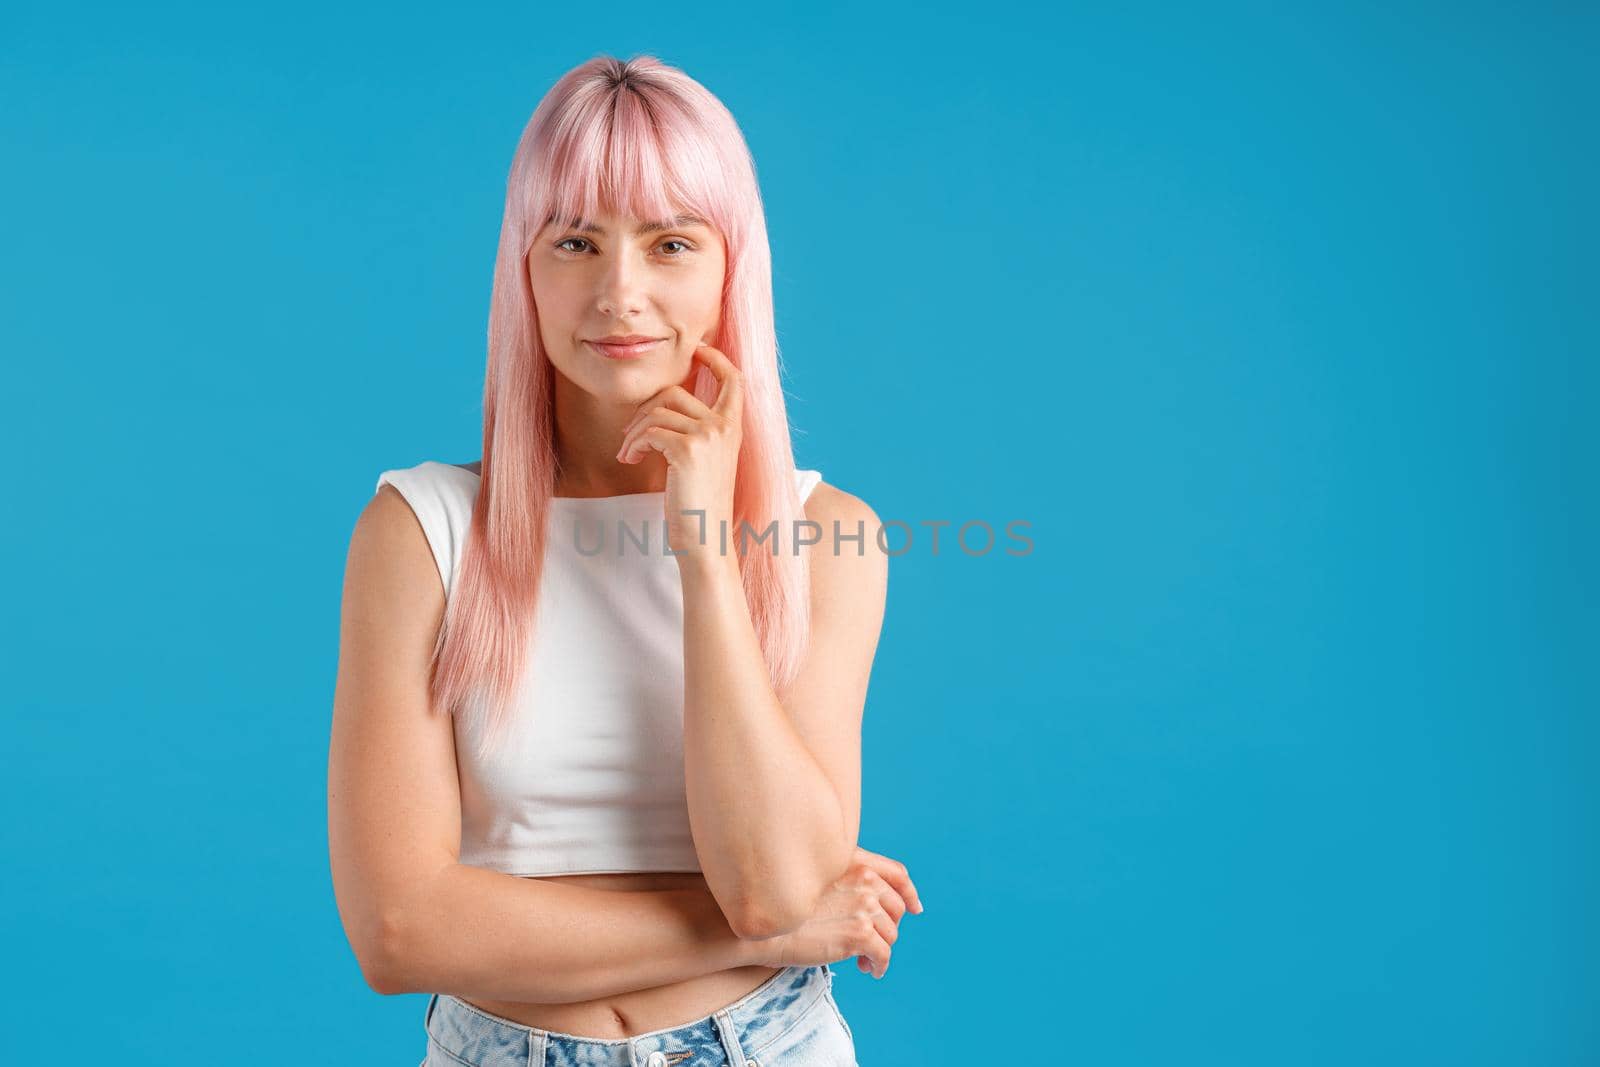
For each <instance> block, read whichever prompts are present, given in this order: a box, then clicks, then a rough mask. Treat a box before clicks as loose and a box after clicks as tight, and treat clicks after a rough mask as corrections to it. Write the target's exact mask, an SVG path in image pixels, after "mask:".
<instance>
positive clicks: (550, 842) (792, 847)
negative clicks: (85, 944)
mask: <svg viewBox="0 0 1600 1067" xmlns="http://www.w3.org/2000/svg"><path fill="white" fill-rule="evenodd" d="M878 530H879V526H878V520H877V516H876V515H875V514H874V513H873V511H872V509H871V508H869V507H868V506H867V505H866V504H865V503H863V502H862V501H861V500H859V499H857V498H856V497H854V496H852V495H850V494H849V493H847V492H844V491H843V490H841V489H838V488H836V487H834V486H831V485H829V484H827V483H826V482H823V481H822V480H821V476H820V474H819V472H817V471H813V470H798V471H797V470H796V469H795V466H794V458H793V453H792V451H791V448H790V443H789V426H788V421H787V414H786V411H785V406H784V402H783V392H782V388H781V384H780V378H779V365H778V353H777V344H776V338H775V333H774V325H773V308H772V297H771V265H770V257H769V250H768V244H767V236H766V227H765V221H764V218H763V214H762V209H761V201H760V195H759V192H758V188H757V184H756V178H755V170H754V166H753V164H752V162H751V159H750V156H749V151H748V149H747V147H746V146H745V143H744V140H743V137H742V136H741V135H740V133H739V130H738V127H737V125H736V124H735V122H734V120H733V118H732V116H731V115H729V114H728V112H727V110H726V109H725V108H724V107H723V106H722V105H721V104H720V103H719V102H718V101H717V100H716V98H715V97H713V96H712V95H711V94H710V93H709V92H707V91H706V90H705V89H704V88H703V87H702V86H700V85H699V84H698V83H697V82H695V81H693V80H692V79H690V78H689V77H687V76H686V75H685V74H683V73H682V72H681V71H678V70H676V69H674V68H671V67H668V66H665V65H663V64H661V63H659V62H657V61H656V60H654V59H653V58H650V57H638V58H635V59H633V60H630V61H628V62H626V63H624V62H621V61H618V60H616V59H613V58H610V57H599V58H596V59H594V60H591V61H589V62H586V63H584V64H582V65H581V66H579V67H577V68H576V69H574V70H572V71H571V72H569V73H568V74H566V75H565V76H564V77H562V78H561V80H560V81H559V82H557V84H556V85H555V86H554V87H553V88H552V89H551V91H550V93H549V94H548V95H547V96H546V97H545V99H544V100H543V101H542V102H541V103H540V105H539V107H538V108H537V109H536V110H535V112H534V114H533V117H532V119H531V120H530V122H529V124H528V127H527V129H526V130H525V131H524V133H523V136H522V139H521V142H520V144H519V145H518V149H517V153H516V157H515V159H514V160H513V163H512V167H511V174H510V180H509V182H508V187H507V193H506V203H505V215H504V219H503V222H502V227H501V236H500V249H499V255H498V259H497V263H496V267H495V276H494V293H493V299H492V306H491V312H490V322H489V357H488V370H487V378H486V382H485V388H484V432H483V456H482V459H481V460H480V461H477V462H473V463H466V464H454V463H443V462H436V461H428V462H424V463H421V464H419V465H417V466H414V467H409V468H398V469H395V470H390V471H385V472H384V473H383V474H382V475H381V476H380V478H379V479H378V490H377V492H376V494H375V496H374V497H373V499H372V500H371V501H370V503H368V505H367V506H366V509H365V510H364V511H363V513H362V515H361V517H360V519H359V521H358V522H357V524H356V528H355V531H354V534H353V535H352V539H351V546H350V554H349V560H348V564H347V570H346V576H345V587H344V602H343V613H342V630H341V634H342V636H341V644H340V654H339V673H338V683H337V692H336V696H335V709H334V723H333V735H332V744H331V749H330V768H329V791H328V802H329V843H330V848H331V854H332V868H333V878H334V888H335V892H336V895H337V900H338V906H339V912H340V916H341V919H342V921H343V923H344V927H345V930H346V932H347V934H348V936H349V939H350V942H351V945H352V947H353V948H354V950H355V953H356V956H357V957H358V959H359V961H360V963H361V967H362V970H363V972H364V974H365V976H366V979H367V981H368V983H369V984H370V985H371V986H372V988H374V989H375V990H377V991H378V992H381V993H408V992H429V993H431V994H432V996H430V997H429V998H428V1002H427V1012H426V1017H425V1028H426V1031H427V1035H428V1041H427V1046H428V1051H427V1058H426V1060H425V1063H429V1064H462V1063H465V1064H469V1065H482V1067H490V1065H499V1064H512V1063H516V1064H519V1065H525V1064H530V1063H531V1064H552V1065H554V1064H569V1063H570V1064H616V1065H618V1067H624V1065H625V1067H638V1065H649V1067H665V1065H668V1064H671V1065H673V1067H702V1065H703V1067H714V1065H720V1064H731V1065H733V1067H748V1065H753V1067H784V1065H789V1064H794V1065H797V1067H800V1065H807V1064H841V1065H848V1064H853V1063H855V1054H854V1045H853V1042H852V1039H851V1035H850V1028H849V1026H848V1024H847V1023H846V1022H845V1020H844V1018H843V1016H842V1014H841V1013H840V1011H839V1006H838V1003H837V1001H836V1000H835V999H834V997H833V995H832V992H831V986H832V980H833V973H834V972H833V970H832V968H831V967H830V966H829V964H830V963H831V962H834V961H838V960H841V959H846V958H849V957H851V956H855V957H856V959H857V966H858V967H860V968H861V969H863V970H865V971H869V972H870V973H872V974H873V975H874V976H875V977H878V978H881V977H882V976H883V974H884V972H885V971H886V970H887V968H888V965H889V959H890V952H891V946H892V945H893V944H894V942H895V940H896V938H897V936H898V929H899V922H900V919H901V918H902V916H903V915H904V914H905V912H906V911H908V910H910V911H913V912H916V911H920V910H921V904H920V902H919V901H918V899H917V894H916V890H915V888H914V886H913V884H912V882H911V880H910V878H909V877H908V875H907V873H906V870H905V867H904V866H903V865H902V864H900V863H898V862H896V861H894V860H892V859H889V858H888V857H885V856H881V855H878V854H876V853H872V852H868V851H866V850H864V849H861V848H860V847H858V846H857V845H856V836H857V830H858V827H859V825H860V796H861V790H860V749H861V719H862V711H863V706H864V703H865V699H866V692H867V684H868V678H869V675H870V673H871V668H872V659H873V656H874V653H875V651H876V647H877V640H878V635H879V631H880V627H881V624H882V620H883V614H884V600H885V592H886V587H887V559H886V556H885V554H884V552H883V551H882V550H881V548H880V546H879V544H878V541H877V535H878Z"/></svg>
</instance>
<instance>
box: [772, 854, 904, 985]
mask: <svg viewBox="0 0 1600 1067" xmlns="http://www.w3.org/2000/svg"><path fill="white" fill-rule="evenodd" d="M907 910H910V911H911V912H913V913H914V914H916V913H920V912H921V911H922V900H921V898H920V897H919V896H918V895H917V888H916V886H914V885H912V884H911V876H910V875H909V874H907V873H906V868H905V864H903V863H900V862H898V861H897V860H892V859H890V858H889V857H888V856H880V855H878V854H877V853H876V852H868V851H867V850H866V849H864V848H860V847H859V846H858V847H857V848H856V851H855V855H854V856H853V857H852V859H851V863H850V867H849V869H848V870H846V871H845V873H844V874H843V875H841V876H840V877H839V878H838V879H837V880H835V881H834V883H833V884H832V885H831V886H829V887H828V889H827V891H826V892H824V893H823V894H822V897H821V899H819V900H818V901H817V907H816V911H815V913H814V914H813V915H812V916H811V918H809V919H807V920H806V921H805V922H804V923H802V924H801V925H800V926H798V927H797V928H795V929H793V930H790V931H789V932H788V933H786V934H779V935H778V936H777V937H770V938H766V939H764V940H761V941H755V942H752V944H756V945H760V946H762V947H763V948H764V949H765V950H766V951H765V954H764V955H763V956H762V957H761V958H760V960H759V962H761V963H763V964H766V965H767V966H770V967H790V966H800V967H811V966H815V965H816V964H819V963H833V962H835V961H837V960H842V959H844V958H845V957H846V956H855V957H856V967H857V969H858V970H862V971H870V973H871V974H872V976H873V977H874V978H882V977H883V976H884V974H885V973H887V972H888V970H889V956H890V953H891V951H892V946H893V945H894V943H895V941H897V940H899V937H900V919H901V917H902V916H904V915H905V913H906V911H907Z"/></svg>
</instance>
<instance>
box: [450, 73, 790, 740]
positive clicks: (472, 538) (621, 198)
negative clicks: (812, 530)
mask: <svg viewBox="0 0 1600 1067" xmlns="http://www.w3.org/2000/svg"><path fill="white" fill-rule="evenodd" d="M684 210H688V211H690V212H692V213H694V214H696V215H699V216H700V217H701V218H703V219H705V220H706V221H708V222H709V223H711V224H712V225H713V226H714V227H715V228H716V229H717V230H718V231H719V233H720V234H721V236H722V237H723V239H724V240H725V241H726V244H727V268H726V270H727V273H726V276H725V278H724V281H723V289H722V314H721V332H720V333H719V334H718V335H717V337H716V339H714V340H713V341H712V342H711V343H712V344H713V345H714V346H715V347H716V348H718V349H720V350H721V351H723V352H724V353H726V354H727V356H728V358H729V359H730V360H732V362H733V364H734V365H735V366H736V367H738V368H739V371H740V374H741V377H742V379H743V385H744V425H743V427H742V445H741V448H740V453H739V459H738V467H737V471H736V478H735V486H734V501H733V515H732V521H733V527H732V529H733V531H738V530H741V529H744V527H743V525H742V524H743V523H746V522H748V523H749V529H751V530H754V531H765V530H767V529H768V528H769V526H770V525H771V524H773V523H776V528H777V529H778V530H779V531H793V530H794V529H795V528H796V524H797V523H798V522H799V521H800V520H802V519H804V511H803V508H802V505H801V501H800V498H799V494H798V492H797V489H796V485H795V464H794V454H793V451H792V447H791V445H790V440H789V421H788V414H787V410H786V408H785V405H784V398H783V389H782V385H781V369H780V365H779V354H778V342H777V331H776V328H775V325H774V318H773V308H772V255H771V250H770V248H769V246H768V243H767V228H766V219H765V216H764V212H763V208H762V203H761V194H760V190H759V188H758V186H757V182H756V171H755V164H754V161H753V160H752V158H751V156H750V150H749V148H748V146H747V145H746V144H745V140H744V137H743V135H742V134H741V133H740V131H739V127H738V124H737V123H735V121H734V119H733V116H732V115H731V114H730V113H729V112H728V109H727V108H726V107H724V106H723V105H722V103H721V102H720V101H719V100H717V98H716V97H714V96H713V95H712V94H711V93H710V92H709V91H707V90H706V89H705V88H704V87H703V86H701V85H700V84H699V83H698V82H696V81H694V80H693V79H692V78H690V77H689V76H688V75H686V74H684V73H683V72H682V71H680V70H678V69H676V68H674V67H670V66H667V65H665V64H663V63H661V62H660V61H659V60H657V59H655V58H654V57H652V56H637V57H635V58H633V59H630V60H628V61H627V62H623V61H621V60H618V59H615V58H612V57H610V56H598V57H596V58H594V59H591V60H588V61H587V62H585V63H583V64H581V65H579V66H577V67H575V68H573V69H572V70H571V71H569V72H567V73H566V74H565V75H563V76H562V77H561V79H560V80H559V81H558V82H556V84H555V85H554V86H553V87H551V89H550V91H549V92H548V93H547V94H546V95H545V97H544V99H543V100H541V101H540V103H539V105H538V107H537V108H536V109H535V110H534V113H533V117H532V118H531V119H530V120H529V122H528V124H527V126H526V128H525V129H524V130H523V133H522V137H521V140H520V141H519V142H518V144H517V150H516V155H515V157H514V158H513V159H512V161H511V173H510V177H509V179H508V181H507V183H506V202H505V213H504V216H503V218H502V220H501V223H500V244H499V249H498V252H497V254H496V259H495V267H494V289H493V294H492V296H491V300H490V308H489V345H488V368H487V373H486V375H485V380H484V390H483V411H484V418H483V460H482V468H481V472H480V481H479V489H478V497H477V501H476V503H475V505H474V507H473V511H472V526H471V529H470V531H469V533H468V536H467V538H466V540H465V543H464V545H463V548H462V557H461V563H460V571H459V574H458V575H457V577H456V581H455V583H454V585H453V588H452V592H451V596H450V598H449V601H448V603H447V605H446V609H445V614H444V621H443V624H442V625H441V627H440V631H439V637H438V642H437V644H436V646H435V648H434V653H433V662H432V668H431V678H430V694H429V695H430V699H431V700H432V703H433V707H434V708H435V709H443V710H445V711H446V712H448V713H450V714H461V713H462V711H463V709H465V711H466V714H467V718H468V722H469V723H470V724H471V725H472V727H473V731H472V732H473V733H474V734H476V736H477V738H478V745H477V750H478V753H479V755H480V756H485V755H488V754H489V753H490V752H491V751H492V750H493V749H494V748H495V747H496V746H497V745H498V743H499V741H500V740H501V739H502V738H503V737H504V732H505V730H506V728H507V727H509V726H510V725H511V721H512V719H513V718H514V717H515V715H516V714H517V711H518V709H517V703H516V698H517V693H518V690H519V686H520V681H521V678H522V675H523V672H524V670H525V668H526V664H527V661H528V650H529V643H530V641H531V640H533V638H534V633H533V630H534V621H535V618H536V613H535V606H536V604H537V601H538V596H539V588H540V580H541V577H542V571H543V564H544V558H545V544H546V540H547V536H548V532H549V531H548V524H549V514H550V499H551V497H552V496H553V495H554V492H555V486H556V473H557V459H556V453H555V436H554V433H553V430H554V427H555V415H554V407H553V405H554V397H555V387H554V377H555V373H556V372H555V369H554V367H553V366H552V364H551V363H550V360H549V358H548V356H547V355H546V353H545V351H544V347H543V344H542V342H541V340H540V333H539V327H538V318H537V308H536V306H535V304H534V299H533V294H532V291H531V288H530V283H529V278H528V268H527V256H528V252H529V249H530V247H531V244H532V242H533V240H534V238H535V237H536V236H537V235H538V234H539V233H540V232H541V231H542V230H543V228H544V226H545V224H546V222H547V221H549V220H552V219H556V220H560V221H562V222H567V221H571V220H575V219H580V218H582V219H590V218H594V217H595V216H596V214H597V213H605V212H610V213H615V214H618V215H620V216H622V217H625V218H626V217H632V218H637V219H646V220H654V219H670V218H672V217H674V215H676V214H677V213H679V212H681V211H684ZM696 366H697V374H696V376H695V379H694V388H693V392H694V395H695V396H697V397H698V398H699V399H700V400H702V401H703V402H705V403H707V404H711V403H713V402H714V401H715V398H716V395H717V390H718V384H717V381H716V379H715V377H714V376H713V375H712V374H711V373H710V371H709V370H708V369H707V368H706V367H704V366H701V365H699V364H696ZM772 544H773V550H772V551H761V550H747V551H744V552H742V553H741V555H740V562H739V570H740V574H741V576H742V579H743V583H744V592H745V599H746V603H747V604H748V605H749V609H750V618H751V622H752V624H753V626H754V629H755V632H756V635H757V637H758V638H759V640H760V645H761V651H762V655H763V658H764V659H765V662H766V665H767V670H768V673H769V676H770V677H771V680H772V684H773V686H774V689H775V691H777V692H779V693H780V694H781V693H782V692H783V690H784V688H785V687H786V686H787V684H788V683H789V682H790V681H792V680H793V677H794V674H795V672H796V671H797V670H798V668H799V666H800V661H801V658H802V656H803V655H804V652H805V648H806V645H807V643H808V639H809V632H810V621H811V620H810V610H809V604H810V601H809V588H810V580H809V570H810V561H809V556H808V555H806V554H805V553H802V552H799V551H798V548H797V547H791V542H790V540H789V538H788V536H787V535H786V534H782V533H780V536H779V537H778V538H776V540H774V541H773V542H772ZM531 710H532V712H533V713H535V714H537V711H538V709H536V708H535V709H531Z"/></svg>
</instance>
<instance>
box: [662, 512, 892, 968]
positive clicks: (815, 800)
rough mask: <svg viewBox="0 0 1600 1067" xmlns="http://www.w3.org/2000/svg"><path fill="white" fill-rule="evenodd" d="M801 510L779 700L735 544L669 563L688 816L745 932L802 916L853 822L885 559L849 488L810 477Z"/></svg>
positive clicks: (852, 832) (840, 861)
mask: <svg viewBox="0 0 1600 1067" xmlns="http://www.w3.org/2000/svg"><path fill="white" fill-rule="evenodd" d="M806 517H807V518H808V519H810V520H811V521H813V522H815V523H817V525H818V527H820V529H821V531H822V534H821V539H820V540H819V541H818V542H817V543H816V544H815V545H812V546H810V547H809V548H807V549H806V551H808V552H809V553H810V558H811V593H810V600H811V636H810V642H809V646H808V649H807V652H806V655H805V657H804V660H803V662H802V666H801V668H800V671H799V673H798V675H797V676H796V677H795V679H794V681H793V682H792V683H791V684H790V685H789V686H788V687H787V689H786V691H785V692H784V694H783V695H782V698H781V699H780V697H779V695H778V694H777V693H775V692H774V690H773V686H772V683H771V679H770V676H769V674H768V671H767V666H766V662H765V659H764V658H763V656H762V653H761V646H760V643H759V641H758V639H757V637H756V633H755V627H754V625H753V623H752V622H751V619H750V610H749V607H748V604H747V602H746V600H745V592H744V585H743V582H742V580H741V579H740V576H739V557H738V554H737V553H736V552H728V553H726V554H724V553H691V554H686V555H684V556H681V557H680V558H679V561H678V562H679V566H680V569H681V574H682V580H683V612H684V649H683V651H684V722H683V733H684V737H683V749H684V774H685V781H686V785H687V789H688V802H689V820H690V826H691V829H692V831H693V834H694V840H695V849H696V852H697V853H698V854H699V856H700V865H701V870H702V872H703V873H704V874H705V878H706V884H707V885H708V886H709V887H710V889H711V892H712V894H713V895H714V896H715V897H716V898H717V900H718V901H719V902H720V903H721V904H722V907H723V914H724V916H725V917H726V918H727V919H728V922H729V925H730V926H731V927H732V928H733V929H734V931H735V932H737V933H738V934H739V935H740V936H741V937H746V938H766V937H774V936H777V935H778V934H781V933H786V932H788V931H789V930H792V929H794V928H795V927H797V926H799V925H800V924H801V923H803V922H804V921H805V920H806V919H808V918H809V917H810V916H811V912H812V907H813V905H814V903H815V901H816V900H817V898H818V897H819V896H820V895H821V894H822V892H823V890H825V889H826V888H827V887H828V886H829V885H830V884H832V883H833V881H834V880H835V879H837V878H838V877H839V876H840V875H842V874H843V873H844V872H845V869H846V867H847V866H848V865H849V861H850V858H851V855H852V853H853V852H854V850H855V845H856V836H857V832H858V830H859V827H860V822H861V720H862V713H863V709H864V706H865V703H866V695H867V682H868V678H869V676H870V674H871V671H872V660H873V656H874V655H875V653H876V650H877V645H878V636H879V633H880V631H881V628H882V623H883V616H884V604H885V600H886V597H887V590H888V570H889V567H888V558H887V556H886V555H885V554H884V552H883V551H882V550H881V549H880V548H879V546H878V539H877V534H878V526H879V523H878V517H877V515H876V514H875V513H874V512H873V510H872V509H871V508H870V507H868V506H867V505H866V504H865V503H864V502H863V501H861V500H859V499H857V498H856V497H854V496H851V495H850V494H848V493H845V492H842V491H840V490H838V489H835V488H834V487H832V486H829V485H818V486H817V487H816V488H815V489H814V490H813V491H812V493H811V495H810V496H809V497H808V498H807V500H806ZM835 524H837V525H835ZM752 550H755V551H759V550H760V548H756V549H752ZM785 550H789V549H787V547H785Z"/></svg>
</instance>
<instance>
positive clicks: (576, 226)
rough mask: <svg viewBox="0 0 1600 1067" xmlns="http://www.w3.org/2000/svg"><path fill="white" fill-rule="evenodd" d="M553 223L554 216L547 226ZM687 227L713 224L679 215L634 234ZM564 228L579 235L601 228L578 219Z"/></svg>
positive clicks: (697, 216)
mask: <svg viewBox="0 0 1600 1067" xmlns="http://www.w3.org/2000/svg"><path fill="white" fill-rule="evenodd" d="M553 222H555V216H553V215H552V216H551V217H550V218H548V219H546V220H545V225H546V226H548V225H550V224H551V223H553ZM685 226H704V227H705V228H706V229H710V228H711V224H710V223H709V222H707V221H706V220H705V219H703V218H701V217H700V216H699V215H679V216H677V217H676V218H674V219H672V220H671V221H669V222H646V223H644V224H643V225H641V226H640V227H639V228H638V229H636V230H634V231H633V232H634V234H635V235H636V236H642V235H644V234H647V233H660V232H661V231H663V230H676V229H681V228H683V227H685ZM564 228H565V229H569V230H575V231H577V232H578V233H599V232H600V227H599V226H597V225H596V224H594V223H592V222H589V221H588V220H587V219H578V220H577V221H576V222H574V223H572V224H571V225H570V226H567V227H564Z"/></svg>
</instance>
